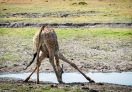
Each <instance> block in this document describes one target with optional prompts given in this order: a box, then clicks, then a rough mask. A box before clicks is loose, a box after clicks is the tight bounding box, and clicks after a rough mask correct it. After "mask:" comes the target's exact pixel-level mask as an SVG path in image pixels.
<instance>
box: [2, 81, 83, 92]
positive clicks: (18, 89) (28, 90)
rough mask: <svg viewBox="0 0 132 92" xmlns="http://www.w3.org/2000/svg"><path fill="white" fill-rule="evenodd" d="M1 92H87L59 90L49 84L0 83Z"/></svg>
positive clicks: (73, 89)
mask: <svg viewBox="0 0 132 92" xmlns="http://www.w3.org/2000/svg"><path fill="white" fill-rule="evenodd" d="M0 91H2V92H5V91H7V92H69V91H70V92H85V91H84V90H81V89H78V88H69V89H68V88H66V87H63V88H57V87H55V88H54V87H53V88H52V87H50V85H48V84H44V85H34V84H31V85H24V84H16V83H15V84H9V83H8V84H6V83H0Z"/></svg>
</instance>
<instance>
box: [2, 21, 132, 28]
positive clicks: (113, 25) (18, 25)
mask: <svg viewBox="0 0 132 92" xmlns="http://www.w3.org/2000/svg"><path fill="white" fill-rule="evenodd" d="M41 25H50V26H52V27H59V28H68V27H111V28H131V27H132V23H40V24H39V23H24V22H22V23H19V22H0V27H6V28H22V27H40V26H41Z"/></svg>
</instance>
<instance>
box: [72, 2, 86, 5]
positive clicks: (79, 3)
mask: <svg viewBox="0 0 132 92" xmlns="http://www.w3.org/2000/svg"><path fill="white" fill-rule="evenodd" d="M72 5H87V3H86V2H78V3H72Z"/></svg>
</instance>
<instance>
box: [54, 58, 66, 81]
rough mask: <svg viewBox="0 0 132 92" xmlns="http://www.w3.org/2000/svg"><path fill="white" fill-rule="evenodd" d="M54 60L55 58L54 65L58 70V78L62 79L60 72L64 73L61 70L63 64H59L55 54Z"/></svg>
mask: <svg viewBox="0 0 132 92" xmlns="http://www.w3.org/2000/svg"><path fill="white" fill-rule="evenodd" d="M55 60H56V66H57V71H58V76H59V78H60V80H61V81H62V74H63V73H64V71H63V66H62V67H61V66H60V64H59V57H58V56H55Z"/></svg>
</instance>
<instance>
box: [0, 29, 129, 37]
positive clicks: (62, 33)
mask: <svg viewBox="0 0 132 92" xmlns="http://www.w3.org/2000/svg"><path fill="white" fill-rule="evenodd" d="M37 30H39V29H38V28H0V35H1V36H16V37H24V38H28V37H31V38H32V37H33V35H34V34H35V32H36V31H37ZM55 31H56V33H57V35H58V37H64V38H67V37H72V36H73V37H79V36H80V37H83V36H91V37H94V36H95V37H119V38H132V30H131V28H55Z"/></svg>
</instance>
